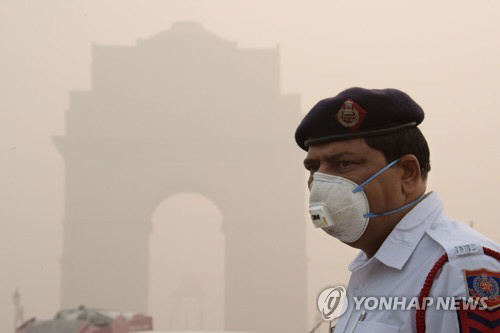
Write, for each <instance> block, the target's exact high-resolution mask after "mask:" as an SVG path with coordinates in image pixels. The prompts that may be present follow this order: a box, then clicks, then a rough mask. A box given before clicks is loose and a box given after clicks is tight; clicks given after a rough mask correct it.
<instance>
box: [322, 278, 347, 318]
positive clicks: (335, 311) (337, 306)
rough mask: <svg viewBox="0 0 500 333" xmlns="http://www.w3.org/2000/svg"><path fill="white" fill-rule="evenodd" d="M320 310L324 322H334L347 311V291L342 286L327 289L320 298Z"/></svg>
mask: <svg viewBox="0 0 500 333" xmlns="http://www.w3.org/2000/svg"><path fill="white" fill-rule="evenodd" d="M318 309H319V312H321V316H322V317H323V320H326V321H332V320H334V319H335V318H338V317H340V316H341V315H343V314H344V312H345V310H346V309H347V295H346V290H345V288H344V287H342V286H337V287H331V288H326V289H325V290H323V291H322V292H321V294H319V296H318Z"/></svg>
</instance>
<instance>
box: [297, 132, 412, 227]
mask: <svg viewBox="0 0 500 333" xmlns="http://www.w3.org/2000/svg"><path fill="white" fill-rule="evenodd" d="M388 162H391V161H386V160H385V157H384V155H383V154H382V152H381V151H379V150H376V149H373V148H371V147H370V146H368V145H367V144H366V142H365V140H364V139H354V140H346V141H337V142H331V143H325V144H322V145H317V146H311V147H309V151H308V153H307V157H306V159H305V160H304V166H305V168H306V169H307V170H309V172H310V177H309V181H308V185H309V187H310V185H311V182H312V179H313V177H312V176H313V174H314V172H316V171H319V172H322V173H326V174H330V175H335V176H340V177H343V178H347V179H349V180H351V181H353V182H355V183H356V184H358V185H359V184H361V183H362V182H363V181H365V180H366V179H368V178H369V177H370V176H372V175H373V174H374V173H376V172H377V171H379V170H380V169H382V168H383V167H384V166H386V165H387V163H388ZM400 178H401V172H400V170H399V171H398V168H397V167H396V166H393V167H391V168H389V169H388V170H386V171H384V172H383V173H381V174H380V175H378V176H377V177H376V178H375V179H373V180H372V181H370V182H369V183H368V184H366V185H365V186H364V187H363V191H364V192H365V194H366V197H367V199H368V203H369V207H370V212H372V213H384V212H387V211H390V210H393V209H395V208H398V207H401V206H402V205H403V204H404V201H405V196H404V194H403V192H402V188H401V181H400ZM392 218H393V217H391V216H388V217H378V218H376V220H377V221H380V222H381V223H383V221H384V220H388V219H392ZM371 222H372V221H371V220H370V224H372V223H371ZM377 224H379V223H378V222H377ZM369 227H370V226H369ZM369 229H371V228H368V229H367V231H369Z"/></svg>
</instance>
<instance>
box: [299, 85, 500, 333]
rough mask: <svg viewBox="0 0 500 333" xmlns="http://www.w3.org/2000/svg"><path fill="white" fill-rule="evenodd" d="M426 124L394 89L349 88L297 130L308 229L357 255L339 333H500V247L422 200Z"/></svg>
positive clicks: (434, 200)
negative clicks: (304, 176) (307, 191)
mask: <svg viewBox="0 0 500 333" xmlns="http://www.w3.org/2000/svg"><path fill="white" fill-rule="evenodd" d="M423 119H424V112H423V110H422V109H421V107H420V106H419V105H418V104H417V103H416V102H415V101H413V100H412V99H411V98H410V97H409V96H408V95H407V94H405V93H403V92H401V91H399V90H396V89H383V90H367V89H363V88H350V89H347V90H345V91H343V92H341V93H340V94H338V95H337V96H335V97H332V98H327V99H324V100H322V101H320V102H318V103H317V104H316V105H315V106H314V107H313V108H312V109H311V111H310V112H309V113H308V114H307V115H306V116H305V117H304V119H303V120H302V122H301V124H300V125H299V127H298V128H297V131H296V134H295V139H296V142H297V144H298V145H299V146H300V147H301V148H302V149H304V150H305V151H307V157H306V159H305V160H304V166H305V168H306V169H307V170H309V172H310V178H309V182H308V185H309V189H310V200H309V211H310V213H311V218H312V220H313V223H314V225H315V226H316V227H319V228H322V229H323V230H324V231H325V232H327V233H328V234H330V235H332V236H334V237H336V238H338V239H339V240H340V241H342V242H344V243H346V244H347V245H349V246H352V247H354V248H357V249H360V250H361V251H360V253H359V254H358V256H357V257H356V258H355V259H354V260H353V261H352V262H351V264H350V265H349V270H350V271H351V278H350V280H349V285H348V287H347V296H348V300H349V302H348V307H347V310H346V311H345V313H344V314H343V315H342V316H341V317H340V319H339V321H338V323H337V325H336V328H335V333H339V332H349V333H350V332H371V333H376V332H385V333H390V332H417V326H418V331H419V332H423V331H425V329H427V332H494V331H495V332H499V331H498V330H499V329H500V328H499V327H498V325H499V322H500V319H499V314H500V310H499V309H500V294H499V282H500V264H499V261H498V259H499V258H500V255H499V254H498V251H499V247H498V245H497V244H495V243H494V242H492V241H491V240H489V239H487V238H486V237H484V236H482V235H481V234H479V233H477V232H475V231H474V230H473V229H471V228H469V227H468V226H466V225H464V224H463V223H460V222H457V221H454V220H452V219H450V218H448V217H446V216H445V215H444V214H443V207H442V203H441V201H440V199H439V197H438V196H437V194H436V193H434V192H429V193H427V192H426V179H427V173H428V172H429V171H430V161H429V149H428V146H427V142H426V140H425V138H424V136H423V135H422V133H421V132H420V130H419V129H418V127H417V125H419V124H420V123H421V122H422V121H423ZM483 248H486V249H483ZM424 283H425V285H424ZM424 286H425V288H423V287H424ZM419 295H420V297H421V298H420V300H419V299H418V298H417V297H418V296H419ZM363 297H364V298H363ZM374 297H375V298H374ZM382 297H392V299H385V301H384V302H385V303H384V302H382ZM368 298H371V301H372V302H371V303H369V302H367V303H363V302H362V301H363V299H364V300H366V299H368ZM375 302H378V304H375ZM389 302H390V303H389ZM374 305H376V306H374ZM474 305H475V306H474ZM417 310H418V311H417ZM424 310H425V311H424ZM417 313H418V316H419V318H420V319H418V320H417V319H416V317H417Z"/></svg>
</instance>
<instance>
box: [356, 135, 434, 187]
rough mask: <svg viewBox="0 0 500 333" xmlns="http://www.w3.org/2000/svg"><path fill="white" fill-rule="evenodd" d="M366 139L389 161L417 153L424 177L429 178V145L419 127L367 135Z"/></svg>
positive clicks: (424, 178) (369, 144)
mask: <svg viewBox="0 0 500 333" xmlns="http://www.w3.org/2000/svg"><path fill="white" fill-rule="evenodd" d="M365 141H366V143H367V144H368V146H370V147H372V148H374V149H377V150H379V151H381V152H382V153H383V154H384V156H385V159H386V160H387V162H388V163H389V162H391V161H394V160H395V159H398V158H400V157H402V156H404V155H406V154H413V155H415V157H416V158H417V160H418V163H419V164H420V171H421V173H422V179H423V180H424V181H426V180H427V173H428V172H429V171H430V170H431V163H430V152H429V146H428V145H427V141H426V140H425V138H424V135H423V134H422V132H420V130H419V129H418V127H410V128H405V129H403V130H401V131H398V132H394V133H390V134H384V135H377V136H367V137H365Z"/></svg>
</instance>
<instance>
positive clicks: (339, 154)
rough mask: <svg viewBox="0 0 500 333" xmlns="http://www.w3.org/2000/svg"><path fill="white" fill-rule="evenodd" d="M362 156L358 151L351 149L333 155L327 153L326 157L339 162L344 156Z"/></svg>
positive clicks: (330, 160) (329, 160)
mask: <svg viewBox="0 0 500 333" xmlns="http://www.w3.org/2000/svg"><path fill="white" fill-rule="evenodd" d="M359 157H360V156H359V155H358V154H356V153H353V152H350V151H342V152H340V153H337V154H332V155H327V156H326V157H325V159H326V160H327V161H328V162H330V163H332V162H338V161H339V160H341V159H343V158H359Z"/></svg>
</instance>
